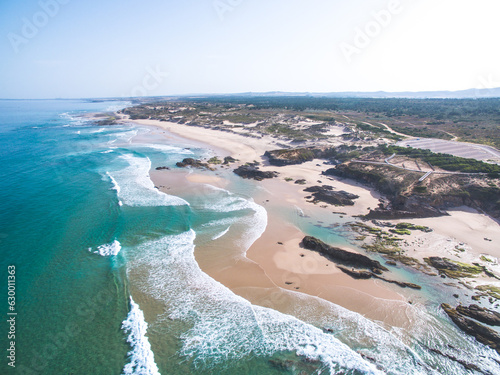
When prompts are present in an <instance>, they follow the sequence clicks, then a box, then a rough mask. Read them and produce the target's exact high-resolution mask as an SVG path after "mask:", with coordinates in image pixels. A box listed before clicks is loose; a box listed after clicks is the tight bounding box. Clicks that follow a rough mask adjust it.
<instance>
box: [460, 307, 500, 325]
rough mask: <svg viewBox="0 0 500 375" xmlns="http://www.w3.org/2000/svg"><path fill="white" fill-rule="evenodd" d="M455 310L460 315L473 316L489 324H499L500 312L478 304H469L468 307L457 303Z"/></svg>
mask: <svg viewBox="0 0 500 375" xmlns="http://www.w3.org/2000/svg"><path fill="white" fill-rule="evenodd" d="M456 310H457V312H458V313H460V314H462V315H465V316H468V317H470V318H474V319H476V320H479V321H480V322H483V323H486V324H489V325H490V326H500V314H499V313H497V312H496V311H492V310H488V309H486V308H484V307H479V306H478V305H470V306H469V307H466V306H462V305H459V306H458V307H457V309H456Z"/></svg>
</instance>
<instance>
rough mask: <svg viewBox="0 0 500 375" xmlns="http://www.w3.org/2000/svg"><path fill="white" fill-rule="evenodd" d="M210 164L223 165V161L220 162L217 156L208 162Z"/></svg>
mask: <svg viewBox="0 0 500 375" xmlns="http://www.w3.org/2000/svg"><path fill="white" fill-rule="evenodd" d="M207 162H208V163H209V164H221V163H222V160H220V159H219V158H218V157H217V156H213V157H211V158H210V159H208V161H207Z"/></svg>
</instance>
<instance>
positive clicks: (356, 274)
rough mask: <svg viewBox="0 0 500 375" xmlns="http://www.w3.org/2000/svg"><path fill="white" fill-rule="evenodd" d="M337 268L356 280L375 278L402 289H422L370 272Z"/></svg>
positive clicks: (418, 286) (415, 285)
mask: <svg viewBox="0 0 500 375" xmlns="http://www.w3.org/2000/svg"><path fill="white" fill-rule="evenodd" d="M337 268H338V269H340V270H341V271H342V272H344V273H345V274H347V275H349V276H351V277H352V278H354V279H371V278H372V277H373V278H375V279H379V280H382V281H385V282H386V283H391V284H396V285H397V286H400V287H401V288H411V289H422V287H421V286H420V285H417V284H413V283H406V282H404V281H397V280H390V279H386V278H385V277H382V276H379V275H376V274H375V273H373V272H370V271H364V270H361V271H357V270H355V269H354V268H347V267H343V266H337Z"/></svg>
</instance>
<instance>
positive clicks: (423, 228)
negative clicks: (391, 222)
mask: <svg viewBox="0 0 500 375" xmlns="http://www.w3.org/2000/svg"><path fill="white" fill-rule="evenodd" d="M396 228H397V229H409V230H420V231H422V232H426V233H429V232H432V229H431V228H429V227H426V226H424V225H415V224H412V223H397V224H396Z"/></svg>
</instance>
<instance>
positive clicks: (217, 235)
mask: <svg viewBox="0 0 500 375" xmlns="http://www.w3.org/2000/svg"><path fill="white" fill-rule="evenodd" d="M229 228H231V226H228V227H227V228H226V230H223V231H222V232H220V233H218V234H216V235H215V236H213V237H212V240H216V239H218V238H221V237H223V236H224V235H225V234H226V233H227V232H229Z"/></svg>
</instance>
